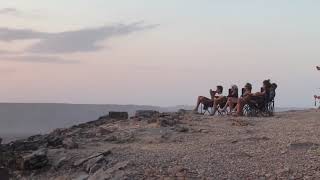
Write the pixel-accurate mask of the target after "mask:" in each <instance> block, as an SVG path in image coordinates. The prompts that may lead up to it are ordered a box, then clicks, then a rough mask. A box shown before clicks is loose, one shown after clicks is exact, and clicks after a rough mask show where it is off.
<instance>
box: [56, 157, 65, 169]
mask: <svg viewBox="0 0 320 180" xmlns="http://www.w3.org/2000/svg"><path fill="white" fill-rule="evenodd" d="M67 160H68V159H67V158H66V157H62V158H60V159H59V160H58V161H57V162H56V163H54V164H53V167H54V168H55V169H59V168H61V167H62V166H63V165H64V164H65V163H66V162H67Z"/></svg>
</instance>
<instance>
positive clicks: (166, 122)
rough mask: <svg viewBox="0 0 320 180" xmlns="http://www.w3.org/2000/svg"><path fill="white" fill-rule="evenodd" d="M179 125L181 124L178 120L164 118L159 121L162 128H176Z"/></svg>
mask: <svg viewBox="0 0 320 180" xmlns="http://www.w3.org/2000/svg"><path fill="white" fill-rule="evenodd" d="M178 123H179V120H178V119H173V118H163V117H162V118H159V119H158V124H159V125H160V126H162V127H168V126H175V125H176V124H178Z"/></svg>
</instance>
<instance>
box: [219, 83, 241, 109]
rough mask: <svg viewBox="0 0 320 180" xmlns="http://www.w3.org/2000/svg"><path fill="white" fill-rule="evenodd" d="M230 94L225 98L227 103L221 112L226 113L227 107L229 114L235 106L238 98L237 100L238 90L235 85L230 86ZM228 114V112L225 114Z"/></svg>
mask: <svg viewBox="0 0 320 180" xmlns="http://www.w3.org/2000/svg"><path fill="white" fill-rule="evenodd" d="M230 90H231V91H230V93H229V95H228V96H227V103H226V105H225V106H224V107H223V108H222V111H224V112H227V108H228V107H229V110H230V112H231V111H232V110H233V108H234V107H235V106H236V105H237V102H238V98H239V90H238V86H237V85H232V86H231V89H230ZM227 113H228V112H227Z"/></svg>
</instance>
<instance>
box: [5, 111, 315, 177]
mask: <svg viewBox="0 0 320 180" xmlns="http://www.w3.org/2000/svg"><path fill="white" fill-rule="evenodd" d="M125 118H126V115H123V114H115V115H111V116H105V117H101V118H100V119H99V120H97V121H93V122H89V123H85V124H80V125H77V126H73V127H71V128H68V129H57V130H55V131H54V132H52V133H51V134H48V135H42V136H40V135H39V136H33V137H30V138H28V139H26V140H20V141H16V142H13V143H10V144H7V145H2V146H1V154H0V167H1V166H2V168H0V177H1V178H0V179H6V177H7V176H9V174H10V176H11V178H12V179H32V180H37V179H52V180H55V179H57V180H69V179H70V180H71V179H75V180H100V179H119V180H120V179H139V180H140V179H320V138H319V137H320V130H319V129H320V112H319V110H307V111H292V112H283V113H277V114H276V115H275V116H274V117H271V118H263V117H257V118H246V117H243V118H235V117H220V116H216V117H209V116H202V115H193V114H191V113H189V112H185V111H180V112H179V113H156V112H139V113H137V116H136V117H133V118H131V119H130V120H121V119H125Z"/></svg>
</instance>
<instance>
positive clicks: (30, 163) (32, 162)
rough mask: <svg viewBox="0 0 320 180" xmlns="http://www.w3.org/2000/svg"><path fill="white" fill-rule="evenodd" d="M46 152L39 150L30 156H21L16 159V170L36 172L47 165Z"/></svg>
mask: <svg viewBox="0 0 320 180" xmlns="http://www.w3.org/2000/svg"><path fill="white" fill-rule="evenodd" d="M48 162H49V159H48V157H47V150H46V149H40V150H37V151H35V152H33V153H31V154H28V155H25V156H22V157H20V158H18V159H17V161H16V163H17V168H18V169H20V170H36V169H41V168H43V167H45V166H46V165H48Z"/></svg>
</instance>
